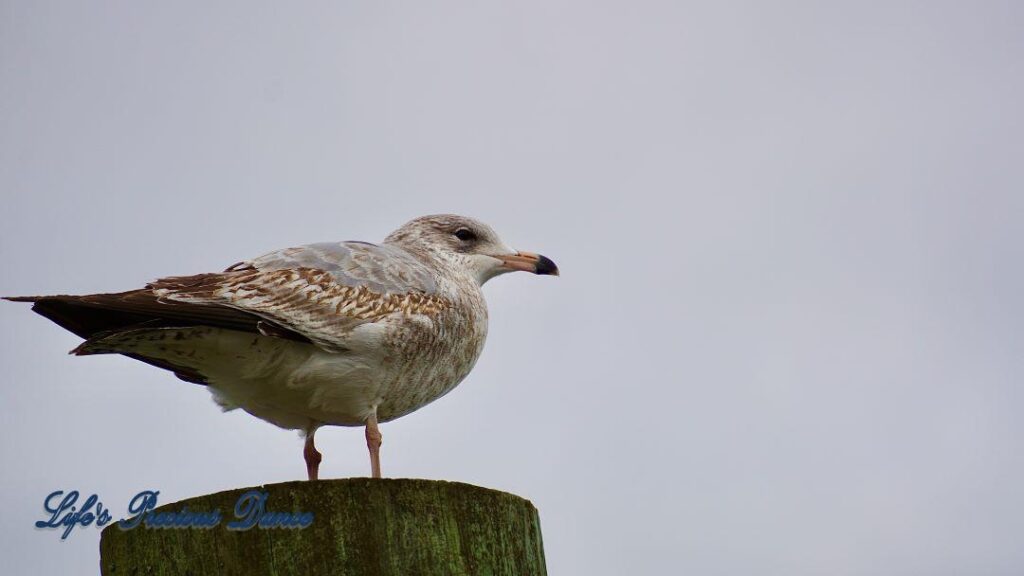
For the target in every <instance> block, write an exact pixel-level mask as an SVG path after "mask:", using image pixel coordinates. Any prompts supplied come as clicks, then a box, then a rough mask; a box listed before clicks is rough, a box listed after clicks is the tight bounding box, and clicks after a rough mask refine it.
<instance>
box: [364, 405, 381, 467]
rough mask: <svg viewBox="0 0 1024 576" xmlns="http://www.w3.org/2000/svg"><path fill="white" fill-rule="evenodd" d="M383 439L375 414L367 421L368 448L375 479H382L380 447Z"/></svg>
mask: <svg viewBox="0 0 1024 576" xmlns="http://www.w3.org/2000/svg"><path fill="white" fill-rule="evenodd" d="M383 439H384V437H383V436H381V434H380V430H379V429H378V428H377V415H376V414H374V415H373V416H370V417H369V419H367V420H366V447H367V448H369V449H370V473H371V474H372V475H373V477H374V478H380V445H381V441H382V440H383Z"/></svg>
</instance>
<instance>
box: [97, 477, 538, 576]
mask: <svg viewBox="0 0 1024 576" xmlns="http://www.w3.org/2000/svg"><path fill="white" fill-rule="evenodd" d="M250 490H258V491H260V492H263V493H266V494H267V499H266V504H265V508H266V509H267V510H269V511H272V512H288V513H295V512H312V513H313V515H314V517H313V521H312V524H310V525H309V527H308V528H302V529H295V528H291V529H288V528H259V527H255V528H251V529H249V530H242V531H238V530H229V529H228V528H227V525H228V523H229V522H234V521H236V520H237V518H236V517H235V505H236V503H237V502H238V500H239V498H240V497H241V496H242V495H243V494H245V493H246V492H248V491H250ZM183 509H187V510H188V512H193V513H202V512H212V511H214V510H219V511H220V513H221V516H222V517H223V520H222V521H221V522H220V524H219V525H217V526H215V527H213V528H207V529H202V528H194V527H192V528H147V527H146V526H145V525H139V526H137V527H135V528H134V529H131V530H127V531H126V530H122V529H121V528H120V527H119V526H118V524H117V522H112V523H111V524H110V525H109V526H107V527H106V528H105V529H104V530H103V534H102V536H101V538H100V565H101V568H102V574H104V575H105V576H116V575H136V574H138V575H141V574H146V575H160V574H169V575H170V574H173V575H176V576H177V575H182V574H196V575H199V574H219V575H232V574H245V575H247V576H248V575H264V574H266V575H275V576H277V575H281V576H283V575H293V574H294V575H296V576H298V575H301V576H308V575H311V574H317V575H319V574H338V575H344V576H361V575H371V574H372V575H375V576H399V575H401V576H406V575H423V576H429V575H434V574H437V575H444V576H453V575H454V576H458V575H467V576H469V575H473V576H477V575H493V576H513V575H514V576H524V575H526V576H543V575H545V574H546V569H545V565H544V548H543V544H542V542H541V534H540V518H539V516H538V514H537V509H536V508H534V507H533V504H531V503H530V502H529V501H528V500H525V499H523V498H520V497H518V496H515V495H513V494H508V493H505V492H498V491H496V490H490V489H487V488H480V487H478V486H472V485H469V484H462V483H458V482H441V481H434V480H405V479H382V480H381V479H378V480H372V479H369V478H351V479H343V480H322V481H315V482H305V481H303V482H286V483H283V484H271V485H267V486H260V487H257V488H243V489H238V490H229V491H227V492H219V493H216V494H209V495H205V496H198V497H195V498H190V499H188V500H182V501H180V502H175V503H172V504H166V505H163V506H159V507H158V508H156V509H155V510H154V512H156V513H160V512H174V513H180V512H181V511H182V510H183Z"/></svg>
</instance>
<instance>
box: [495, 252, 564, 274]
mask: <svg viewBox="0 0 1024 576" xmlns="http://www.w3.org/2000/svg"><path fill="white" fill-rule="evenodd" d="M495 258H497V259H498V260H501V262H502V268H505V269H506V270H522V271H524V272H533V273H534V274H549V275H551V276H558V266H555V263H554V262H552V261H551V259H550V258H548V257H547V256H541V255H540V254H533V253H532V252H516V253H515V254H506V255H502V256H495Z"/></svg>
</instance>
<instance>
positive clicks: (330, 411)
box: [116, 328, 382, 430]
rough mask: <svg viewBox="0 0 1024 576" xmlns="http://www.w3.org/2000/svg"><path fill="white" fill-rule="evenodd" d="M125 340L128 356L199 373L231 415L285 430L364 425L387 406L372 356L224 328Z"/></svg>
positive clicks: (148, 334) (121, 343) (122, 341)
mask: <svg viewBox="0 0 1024 576" xmlns="http://www.w3.org/2000/svg"><path fill="white" fill-rule="evenodd" d="M154 335H162V336H163V337H161V338H154ZM119 340H120V341H119V342H117V343H116V345H117V348H119V349H121V350H124V351H126V352H133V353H138V354H143V355H145V356H150V357H154V358H160V359H164V360H167V361H170V362H173V363H175V364H178V365H183V366H187V367H189V368H194V369H196V370H198V371H199V372H200V373H201V374H203V375H204V376H205V377H206V379H207V381H208V383H209V388H210V391H211V393H212V394H213V396H214V400H215V401H216V402H217V403H218V404H220V406H221V407H222V408H224V409H225V410H233V409H235V408H241V409H243V410H245V411H246V412H248V413H250V414H252V415H253V416H256V417H257V418H261V419H263V420H266V421H267V422H270V423H272V424H275V425H277V426H280V427H282V428H288V429H296V430H308V429H310V428H311V427H314V428H315V427H316V426H319V425H321V424H333V425H340V426H361V425H363V424H365V422H366V419H367V417H369V416H370V415H371V414H373V412H374V409H375V407H376V406H377V405H379V404H380V402H381V399H380V398H379V397H378V393H379V388H380V378H381V376H382V370H381V369H380V367H379V366H376V365H371V363H374V359H373V358H372V357H367V356H365V355H363V356H360V355H356V354H345V353H328V352H324V351H323V350H320V349H319V348H317V347H315V346H313V345H310V344H305V343H301V342H295V341H291V340H283V339H280V338H274V337H268V336H260V335H256V334H250V333H246V332H237V331H234V330H221V329H217V328H167V329H161V330H146V331H138V332H135V333H132V334H131V335H125V336H123V337H121V338H119Z"/></svg>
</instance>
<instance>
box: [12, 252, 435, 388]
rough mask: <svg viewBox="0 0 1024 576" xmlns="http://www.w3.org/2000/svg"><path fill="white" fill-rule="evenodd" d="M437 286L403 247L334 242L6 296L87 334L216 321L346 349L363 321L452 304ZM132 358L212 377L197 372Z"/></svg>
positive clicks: (184, 375)
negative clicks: (207, 270)
mask: <svg viewBox="0 0 1024 576" xmlns="http://www.w3.org/2000/svg"><path fill="white" fill-rule="evenodd" d="M436 291H437V285H436V284H435V282H434V278H433V276H432V274H431V271H430V270H429V269H428V268H427V267H426V266H425V265H424V264H423V263H422V262H420V261H418V260H417V259H416V258H414V257H413V256H411V255H410V254H408V253H406V252H404V251H402V250H401V249H398V248H395V247H392V246H387V245H383V246H377V245H374V244H366V243H359V242H331V243H323V244H312V245H308V246H300V247H297V248H288V249H285V250H278V251H276V252H271V253H269V254H265V255H264V256H261V257H259V258H256V259H253V260H248V261H243V262H239V263H237V264H235V265H233V266H231V267H229V268H228V269H227V270H225V271H224V272H221V273H214V274H196V275H194V276H174V277H168V278H163V279H160V280H157V281H155V282H153V283H151V284H149V285H147V286H146V287H145V288H144V289H141V290H132V291H129V292H119V293H115V294H89V295H84V296H70V295H60V296H25V297H14V298H6V300H12V301H14V302H31V303H32V304H33V306H32V309H33V310H34V311H35V312H37V313H38V314H40V315H42V316H44V317H46V318H49V319H50V320H52V321H53V322H55V323H57V324H58V325H60V326H62V327H64V328H65V329H67V330H69V331H71V332H74V333H75V334H77V335H78V336H81V337H82V338H85V339H86V340H87V341H89V340H93V341H95V340H96V339H98V338H102V337H104V336H106V335H108V334H111V333H116V332H123V331H126V330H136V329H148V328H182V327H190V326H211V327H215V328H224V329H229V330H239V331H243V332H252V333H256V334H262V335H265V336H273V337H276V338H286V339H291V340H296V341H299V342H309V343H313V344H315V345H317V346H319V347H321V348H324V349H326V350H330V351H342V350H345V348H346V344H347V342H346V340H345V335H346V333H347V331H348V330H350V329H351V328H352V327H354V326H356V325H359V324H361V323H364V322H372V321H375V320H376V319H378V318H380V317H382V316H384V315H387V314H390V313H393V312H396V311H405V312H411V313H416V312H418V313H429V312H431V311H436V310H439V309H442V308H444V307H445V306H447V305H448V303H447V301H446V300H445V299H443V298H441V297H440V296H438V295H437V294H436ZM83 350H84V349H83ZM124 355H125V356H129V357H131V358H135V359H136V360H141V361H142V362H146V363H148V364H152V365H154V366H157V367H160V368H165V369H167V370H171V371H172V372H174V373H175V374H177V375H178V377H179V378H181V379H183V380H187V381H189V382H198V383H204V382H205V380H204V378H203V376H202V375H201V374H199V373H197V372H195V371H194V370H190V369H188V368H183V367H181V366H175V365H174V364H171V363H169V362H166V361H164V360H160V359H153V358H148V357H143V356H138V355H135V354H124Z"/></svg>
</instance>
